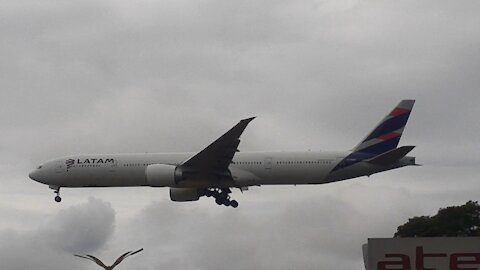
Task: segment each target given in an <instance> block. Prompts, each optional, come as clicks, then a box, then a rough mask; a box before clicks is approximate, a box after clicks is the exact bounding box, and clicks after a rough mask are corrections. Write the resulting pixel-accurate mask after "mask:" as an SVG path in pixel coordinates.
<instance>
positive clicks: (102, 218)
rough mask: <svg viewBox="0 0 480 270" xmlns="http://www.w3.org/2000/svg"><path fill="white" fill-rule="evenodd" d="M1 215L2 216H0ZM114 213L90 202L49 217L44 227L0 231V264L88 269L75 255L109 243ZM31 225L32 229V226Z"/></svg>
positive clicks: (4, 265)
mask: <svg viewBox="0 0 480 270" xmlns="http://www.w3.org/2000/svg"><path fill="white" fill-rule="evenodd" d="M3 213H4V212H3ZM114 221H115V211H114V210H113V209H112V207H111V206H110V204H108V203H106V202H103V201H100V200H97V199H93V198H90V199H89V200H88V202H87V203H84V204H80V205H76V206H73V207H69V208H66V209H65V210H61V211H59V212H58V213H57V214H56V215H54V216H49V217H48V221H47V222H46V224H44V225H40V226H38V224H37V226H35V225H33V224H30V229H29V230H25V229H23V230H16V229H14V228H11V229H4V230H2V231H0V242H1V243H2V245H1V246H0V261H1V262H2V265H3V267H5V268H6V269H9V270H15V269H19V270H20V269H31V268H32V266H35V269H65V267H67V268H68V269H87V268H84V267H83V264H82V263H83V262H82V263H78V262H77V261H78V260H77V259H75V258H74V257H73V254H74V253H85V252H96V251H98V250H99V249H100V248H102V247H104V246H105V245H106V243H107V242H108V240H109V239H110V237H111V235H112V233H113V229H114ZM32 225H33V226H32Z"/></svg>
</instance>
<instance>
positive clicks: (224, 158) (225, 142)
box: [182, 117, 255, 171]
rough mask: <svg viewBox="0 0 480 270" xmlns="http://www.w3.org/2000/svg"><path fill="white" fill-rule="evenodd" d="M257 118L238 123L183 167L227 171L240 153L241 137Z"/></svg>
mask: <svg viewBox="0 0 480 270" xmlns="http://www.w3.org/2000/svg"><path fill="white" fill-rule="evenodd" d="M253 119H255V117H251V118H246V119H243V120H241V121H240V122H238V124H236V125H235V126H234V127H233V128H231V129H230V130H229V131H227V132H226V133H225V134H223V135H222V136H220V138H218V139H217V140H215V141H214V142H213V143H211V144H210V145H209V146H207V147H206V148H205V149H203V150H202V151H200V152H199V153H198V154H196V155H195V156H193V157H192V158H190V159H189V160H187V161H185V162H184V163H183V164H182V166H186V167H189V168H193V169H197V170H200V171H212V170H218V171H227V170H228V166H229V165H230V163H231V162H232V159H233V156H234V155H235V153H236V152H238V149H237V147H238V145H239V144H240V135H242V133H243V131H244V130H245V128H246V127H247V125H248V124H249V123H250V122H251V121H252V120H253Z"/></svg>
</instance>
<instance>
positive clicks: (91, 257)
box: [74, 248, 143, 270]
mask: <svg viewBox="0 0 480 270" xmlns="http://www.w3.org/2000/svg"><path fill="white" fill-rule="evenodd" d="M142 250H143V248H141V249H139V250H137V251H128V252H125V253H124V254H122V256H120V257H118V259H117V260H116V261H115V262H114V263H113V264H112V265H111V266H106V265H105V264H104V263H103V262H102V261H101V260H100V259H98V258H97V257H95V256H93V255H88V254H85V255H78V254H74V256H76V257H80V258H84V259H87V260H90V261H92V262H94V263H96V264H98V265H99V266H101V267H102V268H103V269H105V270H112V269H113V268H115V266H117V265H119V264H120V263H121V262H122V261H123V260H124V259H125V258H127V257H128V256H132V255H134V254H137V253H139V252H140V251H142Z"/></svg>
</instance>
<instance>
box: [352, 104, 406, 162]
mask: <svg viewBox="0 0 480 270" xmlns="http://www.w3.org/2000/svg"><path fill="white" fill-rule="evenodd" d="M413 104H415V100H402V101H401V102H400V103H399V104H398V105H397V106H396V107H395V109H393V111H391V112H390V113H389V114H388V115H387V116H386V117H385V118H383V120H382V121H381V122H380V123H379V124H378V125H377V127H375V129H374V130H373V131H372V132H371V133H370V134H368V136H367V137H366V138H365V139H363V140H362V142H361V143H359V144H358V145H357V146H355V148H354V149H353V151H354V152H361V153H366V154H373V155H380V154H382V153H385V152H388V151H390V150H393V149H395V148H397V146H398V143H399V141H400V137H401V136H402V133H403V129H404V128H405V125H406V124H407V121H408V117H409V116H410V113H411V111H412V108H413Z"/></svg>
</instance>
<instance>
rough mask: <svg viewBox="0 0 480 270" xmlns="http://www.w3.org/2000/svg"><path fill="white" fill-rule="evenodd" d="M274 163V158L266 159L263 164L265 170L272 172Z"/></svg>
mask: <svg viewBox="0 0 480 270" xmlns="http://www.w3.org/2000/svg"><path fill="white" fill-rule="evenodd" d="M272 163H273V158H272V157H266V158H265V160H264V162H263V164H264V166H263V167H264V168H265V170H267V171H270V170H271V169H272Z"/></svg>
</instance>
